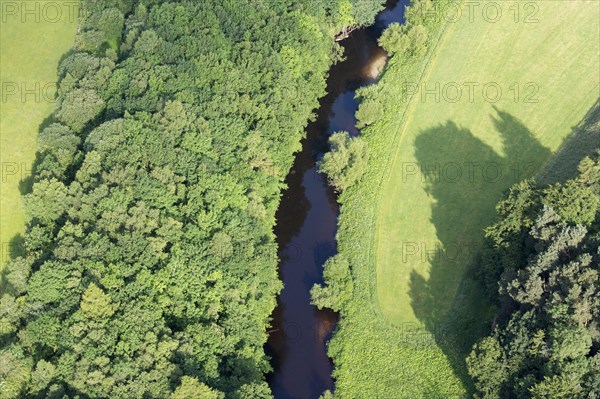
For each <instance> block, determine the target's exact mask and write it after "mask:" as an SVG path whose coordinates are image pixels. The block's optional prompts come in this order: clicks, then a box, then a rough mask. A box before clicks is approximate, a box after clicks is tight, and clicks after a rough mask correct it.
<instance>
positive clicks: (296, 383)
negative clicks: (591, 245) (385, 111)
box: [267, 0, 409, 399]
mask: <svg viewBox="0 0 600 399" xmlns="http://www.w3.org/2000/svg"><path fill="white" fill-rule="evenodd" d="M408 2H409V0H388V2H387V6H386V9H385V10H384V11H382V12H381V13H380V14H379V16H378V17H377V20H376V22H375V24H374V25H372V26H370V27H368V28H364V29H360V30H357V31H354V32H352V34H351V35H350V37H348V38H347V39H345V40H343V41H342V42H340V43H341V45H342V46H343V47H344V56H345V58H346V59H345V60H344V61H343V62H340V63H338V64H336V65H334V66H333V67H332V68H331V70H330V71H329V79H328V80H327V95H326V96H325V97H324V98H322V99H321V101H320V107H319V109H318V110H317V111H316V113H317V119H316V120H315V122H311V123H310V124H309V125H308V126H307V128H306V139H305V140H304V141H303V143H302V151H301V152H299V153H298V154H296V159H295V162H294V166H293V167H292V170H291V171H290V174H289V175H288V176H287V178H286V183H287V185H288V188H287V189H286V190H285V192H284V193H283V197H282V199H281V204H280V206H279V210H278V212H277V226H276V228H275V234H276V235H277V241H278V244H279V249H280V253H279V257H280V260H281V261H280V266H279V274H280V278H281V280H282V281H283V283H284V289H283V291H282V293H281V295H280V297H279V298H278V301H277V308H276V309H275V311H274V313H273V328H272V330H271V334H270V337H269V341H268V343H267V353H268V354H269V355H270V356H271V357H272V359H273V360H272V365H273V369H274V372H273V373H272V374H271V375H270V376H269V384H270V386H271V389H272V391H273V394H274V395H275V398H276V399H317V398H318V397H319V396H320V395H321V394H322V393H323V392H324V391H325V390H327V389H330V390H333V388H334V386H333V385H334V384H333V379H332V378H331V371H332V364H331V361H330V359H329V358H328V357H327V352H326V342H327V341H328V340H329V338H330V337H331V333H332V331H333V329H334V328H335V325H336V323H337V315H336V314H335V313H334V312H331V311H328V310H318V309H317V308H316V307H315V306H313V305H311V303H310V289H311V287H312V286H313V285H314V284H315V283H322V281H323V263H325V261H326V260H327V259H328V258H329V257H331V256H333V255H335V254H336V251H337V249H336V242H335V236H336V230H337V216H338V211H339V209H338V204H337V202H336V197H335V193H334V192H333V190H332V189H331V187H329V186H328V185H327V181H326V178H325V176H323V175H320V174H319V173H318V172H317V166H316V160H318V159H319V158H320V157H322V155H323V153H324V152H325V151H327V149H328V148H327V139H328V138H329V136H330V135H331V134H332V133H334V132H337V131H341V130H345V131H347V132H349V133H350V134H352V135H358V134H359V132H358V130H357V129H356V127H355V125H356V119H355V117H354V115H355V112H356V109H357V107H358V104H357V102H356V101H355V99H354V96H355V93H356V89H358V88H359V87H361V86H365V85H369V84H372V83H374V82H375V79H376V77H377V74H378V72H379V70H381V68H383V66H384V65H385V62H386V54H385V52H384V51H383V50H382V49H381V48H380V47H379V46H378V45H377V38H379V36H380V35H381V33H382V31H383V30H384V29H385V28H386V27H387V26H388V25H389V24H390V23H392V22H401V23H403V22H404V8H405V6H406V5H407V4H408Z"/></svg>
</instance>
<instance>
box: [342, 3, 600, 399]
mask: <svg viewBox="0 0 600 399" xmlns="http://www.w3.org/2000/svg"><path fill="white" fill-rule="evenodd" d="M476 3H477V4H478V5H479V8H478V10H479V14H478V13H477V11H476V12H475V14H474V18H473V19H472V20H470V19H469V18H468V17H467V15H463V17H462V18H460V20H459V21H458V22H456V23H446V24H445V30H444V33H443V34H442V35H441V37H440V40H439V41H438V42H437V46H436V47H435V50H433V51H432V52H430V54H429V56H430V57H431V58H430V59H429V61H428V62H427V63H426V66H425V67H424V69H423V70H422V71H421V72H420V73H417V74H416V75H415V74H414V73H407V64H406V63H403V62H398V63H396V62H394V59H392V60H391V62H390V64H389V66H388V67H387V69H386V71H385V73H384V75H383V77H382V79H381V81H380V83H379V86H381V89H380V91H379V93H380V94H379V97H380V100H381V102H383V103H386V104H387V105H386V112H385V115H384V116H383V117H382V118H381V119H380V120H378V121H377V122H376V123H375V124H373V125H371V126H369V127H368V128H366V129H364V130H363V136H364V138H365V139H366V140H367V142H368V144H369V146H370V148H371V149H372V157H371V164H372V165H371V166H370V168H371V170H370V171H368V172H367V175H366V178H363V181H361V183H360V184H359V185H358V187H356V188H354V189H352V190H350V192H349V193H345V194H344V196H342V198H341V201H342V204H343V205H342V215H341V217H340V233H339V237H338V241H339V243H340V248H341V250H340V252H341V253H342V254H344V255H346V256H347V257H348V258H349V259H350V261H351V264H352V265H353V273H354V275H355V280H356V282H357V287H355V299H354V300H353V303H352V304H351V305H349V306H348V307H347V314H346V315H345V317H344V320H343V321H342V323H341V328H340V330H339V332H338V333H337V334H336V336H335V338H334V340H333V341H332V344H331V347H330V353H331V354H332V355H333V357H334V361H335V362H336V367H337V369H336V378H337V380H336V394H337V395H339V396H340V398H353V399H354V398H363V397H364V398H367V397H376V398H379V399H397V398H444V399H446V398H464V397H469V396H470V393H469V392H470V390H471V387H470V385H469V384H470V383H469V381H468V377H467V375H466V370H465V366H464V358H465V356H466V354H467V353H468V351H469V350H470V348H471V346H472V344H473V342H475V341H476V340H477V339H479V338H480V337H481V335H482V334H483V333H484V332H486V330H488V329H489V326H490V323H491V317H492V316H493V314H494V309H493V307H492V306H491V305H490V304H488V303H487V302H486V300H485V299H484V298H483V295H482V293H481V291H480V288H479V286H478V284H477V283H476V282H475V281H474V280H473V278H472V274H473V271H474V270H473V267H476V266H475V262H473V260H475V259H476V255H477V252H478V250H479V249H480V247H481V243H482V240H483V229H484V228H485V227H486V226H487V225H489V224H490V223H491V222H492V221H493V220H494V217H495V205H496V203H497V201H498V200H499V199H500V198H501V196H502V193H503V192H504V191H505V190H506V189H507V188H508V187H509V186H510V185H512V184H513V183H515V182H517V181H519V180H522V179H524V178H528V177H533V176H535V175H536V174H537V173H538V172H539V171H540V169H541V168H542V166H543V165H544V164H545V163H546V162H548V161H549V160H550V159H551V158H552V156H553V154H554V153H555V152H556V151H557V149H558V148H559V147H560V146H561V144H562V143H563V141H564V140H565V138H566V137H567V136H568V135H569V134H570V133H571V132H572V128H574V127H575V126H576V125H577V124H578V123H579V122H580V121H581V120H582V119H583V118H584V116H585V114H586V112H587V111H588V110H589V109H590V107H592V106H593V105H594V103H595V101H596V99H597V98H598V96H599V94H600V86H599V83H600V64H599V62H600V44H599V43H598V40H597V38H598V37H599V35H600V23H599V18H600V3H598V2H596V1H579V0H575V1H569V2H563V1H538V2H534V3H533V2H520V3H515V2H509V1H498V2H476ZM486 3H493V4H494V5H495V6H501V7H502V18H499V20H497V21H495V22H490V18H487V20H486V18H484V17H482V14H481V12H482V4H483V5H485V4H486ZM515 4H518V6H519V7H521V8H520V14H519V20H518V22H516V21H515V14H514V11H515ZM528 4H529V5H528ZM531 4H534V6H535V7H533V6H531ZM495 6H494V7H495ZM510 7H513V8H512V9H511V8H510ZM532 7H533V8H532ZM476 10H477V8H476ZM534 12H535V13H534ZM490 15H491V14H488V17H489V16H490ZM527 16H528V17H529V18H528V19H527V21H528V22H529V23H525V22H524V19H525V17H527ZM535 20H537V22H536V21H535ZM410 68H412V66H408V69H410ZM412 75H415V76H412ZM417 77H419V78H417ZM411 78H412V79H414V80H412V81H411V80H410V79H411ZM499 90H501V94H500V91H499ZM414 92H416V93H415V94H414V95H413V96H412V97H411V96H410V95H409V94H411V93H414ZM459 93H462V96H460V98H459ZM436 94H437V95H438V97H437V98H436ZM390 103H391V104H390ZM581 142H583V141H581ZM392 143H393V145H392ZM563 147H564V146H563ZM386 148H392V149H391V150H386ZM388 158H389V159H388ZM378 177H379V178H380V179H381V180H378V179H377V178H378ZM374 180H377V181H381V182H382V183H381V186H379V185H378V183H376V182H374ZM369 220H372V222H369ZM369 223H372V225H371V226H369ZM373 231H374V233H373ZM368 248H371V253H370V255H363V253H369V250H368ZM373 269H375V270H373ZM366 301H371V302H372V303H373V304H374V305H375V306H374V310H372V309H369V307H368V306H367V304H366ZM373 395H374V396H373ZM336 397H337V396H336Z"/></svg>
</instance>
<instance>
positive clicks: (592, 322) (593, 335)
mask: <svg viewBox="0 0 600 399" xmlns="http://www.w3.org/2000/svg"><path fill="white" fill-rule="evenodd" d="M596 134H597V132H596ZM497 211H498V215H499V218H498V221H497V222H496V223H495V224H493V225H492V226H490V227H489V228H488V229H487V230H486V239H487V245H486V248H485V251H484V254H483V256H482V261H481V262H480V264H479V268H478V271H479V274H480V278H481V280H482V281H483V282H484V283H485V285H486V287H487V289H488V292H489V293H490V295H492V296H493V297H495V298H496V299H497V302H498V304H499V306H498V312H497V314H496V318H495V320H494V328H493V331H492V333H491V334H490V335H489V336H488V337H485V338H484V339H482V340H481V341H480V342H479V343H477V344H476V345H475V346H474V348H473V351H472V352H471V354H470V355H469V356H468V358H467V365H468V368H469V373H470V375H471V377H472V378H473V381H474V383H475V386H476V388H477V391H478V394H479V396H478V397H480V398H483V399H493V398H535V399H546V398H548V399H549V398H556V399H558V398H565V399H566V398H573V399H577V398H581V399H584V398H597V397H599V396H600V352H599V349H600V268H599V265H600V151H598V152H597V153H596V154H595V156H593V157H586V158H585V159H584V160H583V161H582V162H581V164H580V166H579V174H578V176H577V177H576V178H574V179H571V180H568V181H566V182H563V183H556V184H553V185H550V186H544V185H541V184H539V183H536V182H535V181H531V180H526V181H523V182H521V183H518V184H517V185H515V186H514V187H512V188H511V190H510V192H509V193H508V195H507V197H506V198H505V199H504V200H502V201H501V202H500V203H499V204H498V206H497Z"/></svg>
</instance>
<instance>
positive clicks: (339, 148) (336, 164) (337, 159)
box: [319, 132, 369, 191]
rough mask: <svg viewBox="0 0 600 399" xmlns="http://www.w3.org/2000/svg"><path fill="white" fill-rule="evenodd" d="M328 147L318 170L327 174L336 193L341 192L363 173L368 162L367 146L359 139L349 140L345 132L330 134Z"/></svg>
mask: <svg viewBox="0 0 600 399" xmlns="http://www.w3.org/2000/svg"><path fill="white" fill-rule="evenodd" d="M329 145H330V146H331V150H330V151H329V152H327V153H326V154H325V155H324V156H323V159H322V160H321V161H320V162H319V170H320V171H321V172H323V173H325V174H327V176H328V177H329V182H330V183H331V184H332V185H333V186H334V187H335V188H336V189H337V190H338V191H343V190H345V189H347V188H348V187H350V186H352V185H353V184H354V183H356V182H357V181H358V180H359V179H360V178H361V176H362V175H363V174H364V173H365V169H366V167H367V162H368V160H369V158H368V153H367V145H366V143H365V142H364V141H363V140H362V139H360V137H353V138H351V137H350V135H349V134H348V133H347V132H337V133H334V134H332V135H331V137H330V138H329Z"/></svg>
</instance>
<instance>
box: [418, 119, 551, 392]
mask: <svg viewBox="0 0 600 399" xmlns="http://www.w3.org/2000/svg"><path fill="white" fill-rule="evenodd" d="M491 118H492V122H493V125H494V127H495V129H496V131H497V136H496V137H499V139H500V141H501V143H502V147H503V150H502V152H503V154H499V153H497V152H496V151H495V150H494V149H493V148H492V147H490V146H489V145H488V144H487V143H485V142H483V141H481V140H480V139H479V138H477V137H476V136H474V135H473V133H472V132H471V131H469V130H468V129H465V128H463V127H460V126H458V125H456V124H455V123H454V122H452V121H447V122H446V123H445V124H443V125H439V126H435V127H432V128H430V129H427V130H426V131H423V132H421V133H420V134H419V135H418V136H417V138H416V140H415V155H416V159H417V161H418V163H419V167H420V168H421V171H422V172H421V182H422V184H423V186H424V188H425V190H426V192H427V193H428V195H430V196H431V197H433V199H434V200H435V204H434V205H433V207H432V209H431V222H432V223H433V224H434V226H435V228H436V233H437V238H438V240H439V243H438V244H437V245H436V244H435V243H433V242H432V243H429V242H428V243H417V244H419V245H420V255H421V256H419V258H418V260H417V261H419V262H422V263H428V264H429V265H430V269H429V277H428V278H426V277H424V276H422V275H421V274H420V273H417V272H416V271H415V270H413V272H412V274H411V277H410V279H411V280H410V295H411V300H412V307H413V310H414V312H415V315H416V316H417V317H418V318H419V320H421V322H422V323H423V324H424V325H425V326H426V328H427V329H428V330H429V333H430V334H431V335H432V336H433V337H434V339H435V341H436V343H437V344H438V345H439V346H440V348H441V349H442V350H443V351H444V353H445V354H446V356H447V357H448V359H449V361H450V362H451V364H452V367H453V368H454V371H455V373H456V374H457V376H459V377H460V378H461V379H462V380H463V382H464V384H465V386H466V387H467V388H468V389H469V390H471V391H472V386H471V383H470V380H469V378H468V375H467V371H466V365H465V357H466V355H467V354H468V353H469V352H470V350H471V348H472V346H473V344H474V343H475V342H476V341H477V340H478V339H479V338H481V337H482V336H483V334H486V333H488V332H489V328H490V324H491V323H490V322H491V319H492V318H493V315H494V306H493V304H491V303H490V302H489V300H487V299H486V296H485V295H484V292H483V288H482V287H481V286H480V284H479V283H478V281H476V280H475V279H474V277H473V275H474V273H473V272H474V270H475V268H476V267H477V264H476V257H477V255H478V251H479V248H480V247H481V244H482V242H483V239H484V229H485V227H486V226H488V225H489V224H491V223H492V222H493V220H494V218H495V214H496V212H495V206H496V203H497V202H498V201H499V200H500V199H501V197H502V194H503V193H504V192H505V191H506V189H508V188H509V187H510V186H511V185H512V184H514V183H516V182H517V181H520V180H523V179H527V178H530V177H533V175H534V174H535V172H536V171H537V170H539V168H540V166H541V165H543V164H544V162H545V161H547V160H548V158H549V157H550V155H551V153H550V151H549V150H548V149H547V148H545V147H543V146H542V145H541V144H540V143H539V142H538V141H537V140H536V139H535V137H534V136H533V135H532V134H531V132H530V131H529V130H528V129H527V127H526V126H525V125H523V123H521V122H520V121H519V120H518V119H517V118H515V117H514V116H512V115H510V114H509V113H507V112H504V111H502V110H500V109H497V108H495V107H494V113H493V114H492V115H491ZM489 136H491V137H494V135H489ZM412 262H415V260H414V259H413V260H412ZM413 264H414V263H413Z"/></svg>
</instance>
